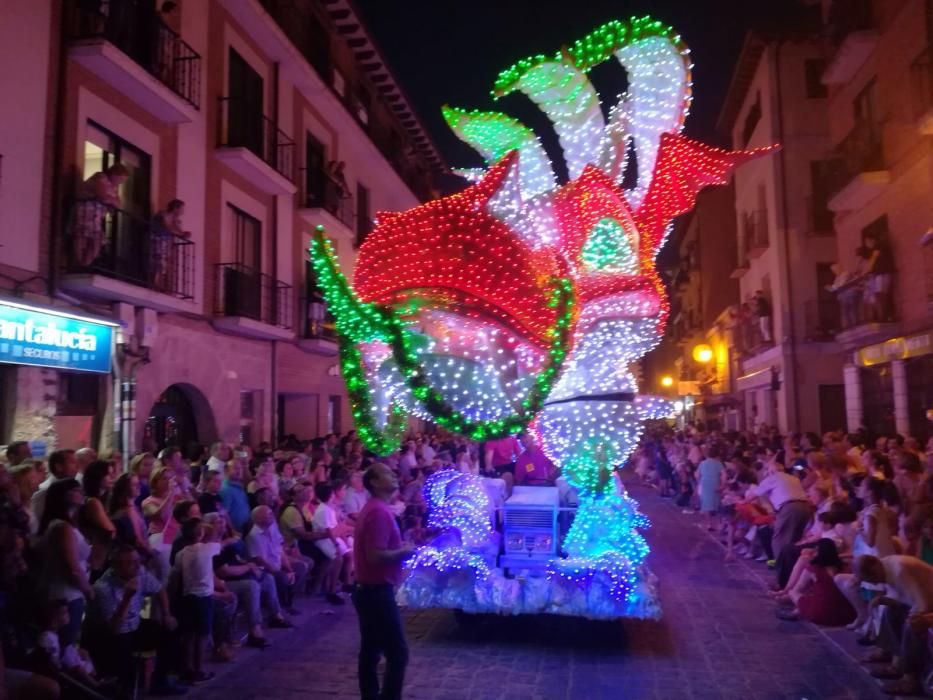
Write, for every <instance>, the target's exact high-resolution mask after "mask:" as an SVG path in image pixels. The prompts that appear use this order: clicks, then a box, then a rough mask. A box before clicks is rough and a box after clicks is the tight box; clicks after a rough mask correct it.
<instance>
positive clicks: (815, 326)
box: [803, 296, 841, 343]
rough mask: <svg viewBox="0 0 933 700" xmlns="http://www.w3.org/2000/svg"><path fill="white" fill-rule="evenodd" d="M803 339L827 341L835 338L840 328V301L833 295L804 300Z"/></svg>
mask: <svg viewBox="0 0 933 700" xmlns="http://www.w3.org/2000/svg"><path fill="white" fill-rule="evenodd" d="M803 312H804V318H803V320H804V329H803V340H804V342H806V343H825V342H830V341H832V340H834V339H835V337H836V334H837V333H838V332H839V330H840V325H841V323H840V316H839V303H838V302H837V301H836V299H834V298H833V297H831V296H829V297H825V296H824V297H820V298H819V299H810V300H808V301H806V302H804V305H803Z"/></svg>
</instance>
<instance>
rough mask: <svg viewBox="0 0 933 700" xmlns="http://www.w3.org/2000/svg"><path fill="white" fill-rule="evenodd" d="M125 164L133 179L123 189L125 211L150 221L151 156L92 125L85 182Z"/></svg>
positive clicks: (87, 137) (86, 147) (86, 136)
mask: <svg viewBox="0 0 933 700" xmlns="http://www.w3.org/2000/svg"><path fill="white" fill-rule="evenodd" d="M117 163H122V164H123V165H124V166H126V169H127V170H129V173H130V176H129V177H128V178H127V180H126V182H124V183H123V185H121V186H120V204H121V208H122V209H123V210H124V211H126V212H128V213H129V214H132V215H134V216H137V217H139V218H140V219H146V220H148V218H149V216H150V214H151V204H150V198H149V187H150V183H151V181H152V159H151V157H150V156H149V154H148V153H146V152H145V151H143V150H141V149H139V148H137V147H136V146H134V145H133V144H131V143H130V142H129V141H126V140H124V139H122V138H120V137H119V136H117V135H116V134H114V133H113V132H112V131H108V130H107V129H105V128H103V127H102V126H100V125H99V124H96V123H94V122H92V121H88V123H87V127H86V129H85V132H84V171H83V172H82V179H84V180H87V179H88V178H90V177H91V176H92V175H94V174H96V173H99V172H101V171H102V170H106V169H107V168H109V167H110V166H111V165H115V164H117Z"/></svg>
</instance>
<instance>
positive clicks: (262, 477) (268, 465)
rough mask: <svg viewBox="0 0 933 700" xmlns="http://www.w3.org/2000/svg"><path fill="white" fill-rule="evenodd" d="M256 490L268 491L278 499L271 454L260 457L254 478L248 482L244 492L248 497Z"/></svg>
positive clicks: (277, 485)
mask: <svg viewBox="0 0 933 700" xmlns="http://www.w3.org/2000/svg"><path fill="white" fill-rule="evenodd" d="M258 489H269V490H271V491H272V493H274V494H275V495H276V497H278V494H279V480H278V477H277V476H276V473H275V460H274V459H273V458H272V455H271V454H266V455H262V456H261V457H260V458H259V464H258V465H257V467H256V477H255V478H254V479H253V480H252V481H250V482H249V485H248V486H247V487H246V492H247V493H248V494H250V495H253V494H255V493H256V491H257V490H258Z"/></svg>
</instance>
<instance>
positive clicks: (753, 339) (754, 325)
mask: <svg viewBox="0 0 933 700" xmlns="http://www.w3.org/2000/svg"><path fill="white" fill-rule="evenodd" d="M772 322H773V318H771V317H770V316H768V317H766V319H765V320H764V321H763V320H762V319H761V318H760V317H758V316H756V315H755V314H753V313H750V312H748V311H747V310H744V309H743V310H742V311H741V312H740V314H739V316H738V318H736V319H735V322H734V323H733V326H732V342H733V344H734V348H735V352H736V354H737V355H738V356H739V357H741V358H742V359H749V358H751V357H754V356H755V355H758V354H760V353H762V352H764V351H765V350H768V349H770V348H772V347H774V335H773V334H774V331H773V326H772Z"/></svg>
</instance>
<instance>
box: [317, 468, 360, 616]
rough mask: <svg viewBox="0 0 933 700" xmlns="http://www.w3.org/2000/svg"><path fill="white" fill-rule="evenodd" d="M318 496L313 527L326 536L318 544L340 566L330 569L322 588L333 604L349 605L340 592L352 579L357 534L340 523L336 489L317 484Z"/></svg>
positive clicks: (330, 567)
mask: <svg viewBox="0 0 933 700" xmlns="http://www.w3.org/2000/svg"><path fill="white" fill-rule="evenodd" d="M314 495H315V496H316V497H317V500H318V505H317V508H316V509H315V511H314V517H313V518H312V524H313V526H314V529H315V530H316V531H317V532H320V533H324V534H326V537H322V538H321V539H319V540H317V541H316V542H315V544H316V545H317V547H318V549H320V550H321V552H323V554H324V556H325V557H327V559H328V560H329V561H331V562H334V561H337V562H340V563H339V564H334V565H331V566H329V567H327V574H326V575H325V577H324V578H323V580H322V587H323V590H324V594H325V596H326V598H327V601H328V602H329V603H333V604H335V605H343V604H344V603H345V602H346V601H345V600H344V599H343V598H342V597H341V596H340V595H339V593H338V592H337V591H338V587H339V583H340V580H341V579H342V580H345V581H346V580H348V579H349V571H350V568H351V567H352V557H353V538H352V532H353V530H352V528H351V527H349V526H347V525H341V524H340V522H339V518H338V517H337V504H336V498H335V494H334V488H333V486H331V485H330V484H326V483H321V484H317V485H315V487H314Z"/></svg>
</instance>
